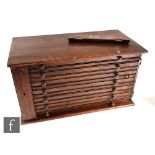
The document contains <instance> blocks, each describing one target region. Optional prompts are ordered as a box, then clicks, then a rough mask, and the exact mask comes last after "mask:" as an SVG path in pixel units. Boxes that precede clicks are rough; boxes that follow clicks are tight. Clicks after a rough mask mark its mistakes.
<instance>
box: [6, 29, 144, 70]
mask: <svg viewBox="0 0 155 155" xmlns="http://www.w3.org/2000/svg"><path fill="white" fill-rule="evenodd" d="M146 52H147V50H146V49H145V48H143V47H142V46H141V45H139V44H138V43H136V42H135V41H133V40H132V39H131V38H129V37H128V36H126V35H125V34H123V33H122V32H121V31H119V30H107V31H96V32H82V33H68V34H56V35H41V36H26V37H16V38H13V39H12V44H11V48H10V53H9V58H8V66H10V67H14V66H27V65H33V64H38V63H39V64H42V63H51V64H60V63H68V62H78V61H81V60H84V61H85V60H89V59H92V58H103V57H109V56H118V55H131V54H132V55H134V54H135V55H137V54H139V55H141V54H142V53H146Z"/></svg>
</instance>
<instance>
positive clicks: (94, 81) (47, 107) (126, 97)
mask: <svg viewBox="0 0 155 155" xmlns="http://www.w3.org/2000/svg"><path fill="white" fill-rule="evenodd" d="M146 52H147V50H146V49H144V48H143V47H142V46H140V45H139V44H137V43H136V42H135V41H133V40H132V39H130V38H129V37H128V36H126V35H125V34H123V33H122V32H121V31H119V30H108V31H98V32H85V33H70V34H57V35H42V36H29V37H17V38H13V40H12V44H11V49H10V54H9V58H8V66H9V67H10V69H11V72H12V76H13V80H14V85H15V88H16V92H17V96H18V101H19V105H20V109H21V115H22V116H21V118H22V123H30V122H35V121H38V120H48V119H55V118H59V117H65V116H71V115H77V114H82V113H88V112H92V111H97V110H104V109H111V108H116V107H123V106H129V105H133V104H134V103H133V101H132V96H133V91H134V85H135V81H136V76H137V71H138V68H139V65H140V63H141V55H142V54H143V53H146Z"/></svg>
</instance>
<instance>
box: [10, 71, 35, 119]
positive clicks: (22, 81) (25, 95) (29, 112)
mask: <svg viewBox="0 0 155 155" xmlns="http://www.w3.org/2000/svg"><path fill="white" fill-rule="evenodd" d="M11 72H12V77H13V80H14V85H15V88H16V93H17V97H18V101H19V105H20V109H21V113H22V121H26V120H31V119H35V118H36V117H37V116H36V112H35V109H34V104H33V96H32V90H31V86H30V81H29V73H28V69H27V68H24V69H22V68H15V69H11Z"/></svg>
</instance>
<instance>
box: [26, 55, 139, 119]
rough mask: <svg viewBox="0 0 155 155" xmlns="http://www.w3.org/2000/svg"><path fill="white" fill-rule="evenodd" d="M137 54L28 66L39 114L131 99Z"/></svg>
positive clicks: (40, 115) (55, 112)
mask: <svg viewBox="0 0 155 155" xmlns="http://www.w3.org/2000/svg"><path fill="white" fill-rule="evenodd" d="M140 60H141V59H140V56H135V57H134V56H132V57H131V56H130V57H122V56H117V57H109V58H108V59H107V60H105V59H104V60H92V61H87V62H78V63H73V64H63V65H50V64H38V65H34V66H31V67H29V68H28V72H29V78H30V85H31V90H32V96H33V102H34V108H35V111H36V115H37V117H38V118H40V117H41V118H43V117H45V118H46V117H52V116H55V115H57V114H60V113H61V112H66V113H67V112H69V111H72V110H75V109H78V108H81V107H84V108H88V107H91V106H92V107H95V106H99V105H103V104H111V103H112V104H111V105H113V103H114V102H115V101H117V100H120V99H129V100H130V99H131V97H132V95H133V88H134V83H135V79H136V74H137V69H138V66H139V61H140Z"/></svg>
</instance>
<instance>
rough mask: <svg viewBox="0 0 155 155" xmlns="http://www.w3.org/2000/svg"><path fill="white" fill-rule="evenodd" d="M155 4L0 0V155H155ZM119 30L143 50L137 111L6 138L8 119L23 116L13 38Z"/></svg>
mask: <svg viewBox="0 0 155 155" xmlns="http://www.w3.org/2000/svg"><path fill="white" fill-rule="evenodd" d="M153 2H154V1H153V0H129V1H125V0H117V1H116V0H106V1H105V0H94V1H93V0H89V1H86V0H77V1H73V0H64V1H63V0H61V1H60V0H55V1H52V0H42V1H41V0H40V1H39V0H25V1H23V0H10V1H9V0H0V75H1V76H0V154H4V155H11V154H16V155H21V154H24V155H28V154H37V155H40V154H54V155H60V154H66V155H73V154H74V155H82V154H85V155H86V154H89V155H103V154H105V155H116V154H119V155H124V154H125V155H131V154H141V155H146V154H147V155H155V90H154V88H155V82H154V79H155V74H154V73H155V69H154V68H155V42H154V39H155V22H154V21H155V7H154V6H155V4H154V3H153ZM107 29H120V30H121V31H123V32H124V33H126V34H127V35H128V36H130V37H131V38H133V39H134V40H135V41H137V42H138V43H140V44H141V45H143V46H144V47H145V48H146V49H147V50H148V51H149V53H148V54H145V55H143V61H142V65H141V66H140V70H139V73H138V78H137V83H136V88H135V94H134V97H133V100H134V102H135V103H136V105H135V106H133V107H126V108H120V109H115V110H108V111H101V112H96V113H91V114H85V115H80V116H74V117H68V118H64V119H57V120H53V121H46V122H41V123H34V124H30V125H24V126H21V133H20V134H4V133H3V117H4V116H17V117H19V116H20V109H19V106H18V101H17V97H16V93H15V89H14V85H13V81H12V77H11V73H10V70H9V68H7V59H8V54H9V48H10V44H11V38H12V37H15V36H27V35H41V34H56V33H69V32H82V31H98V30H107Z"/></svg>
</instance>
